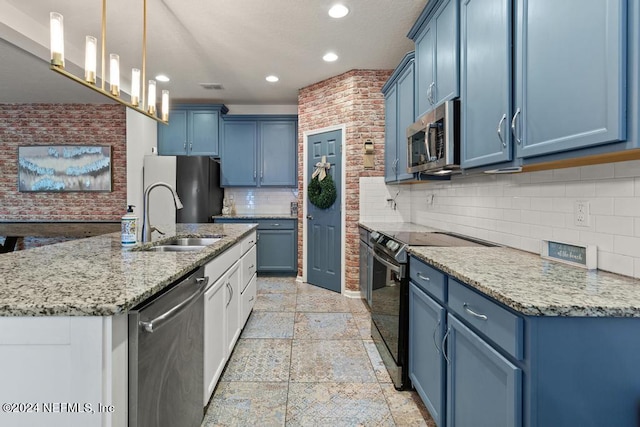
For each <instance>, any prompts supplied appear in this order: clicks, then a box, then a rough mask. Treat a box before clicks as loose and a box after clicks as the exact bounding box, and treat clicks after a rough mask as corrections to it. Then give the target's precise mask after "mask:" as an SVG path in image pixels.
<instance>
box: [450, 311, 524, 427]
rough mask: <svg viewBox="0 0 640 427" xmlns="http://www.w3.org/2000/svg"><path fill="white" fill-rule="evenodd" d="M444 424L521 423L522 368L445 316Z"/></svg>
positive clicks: (497, 426)
mask: <svg viewBox="0 0 640 427" xmlns="http://www.w3.org/2000/svg"><path fill="white" fill-rule="evenodd" d="M448 324H449V326H448V328H449V329H448V339H447V344H448V346H447V357H448V360H449V363H448V364H447V384H448V396H447V426H449V427H454V426H455V427H466V426H491V427H501V426H504V427H520V426H521V425H522V370H521V369H520V368H518V367H517V366H515V365H514V364H512V363H511V362H509V361H508V360H507V359H506V358H505V357H503V356H502V355H501V354H500V353H498V352H497V351H496V350H495V349H494V348H493V347H492V346H490V345H489V344H488V343H487V342H486V341H484V340H483V339H482V338H480V337H479V336H478V335H476V334H475V333H474V332H472V331H471V330H470V329H469V328H467V327H466V326H465V325H463V324H462V323H461V322H460V321H459V320H458V319H456V317H454V316H452V315H451V314H449V316H448Z"/></svg>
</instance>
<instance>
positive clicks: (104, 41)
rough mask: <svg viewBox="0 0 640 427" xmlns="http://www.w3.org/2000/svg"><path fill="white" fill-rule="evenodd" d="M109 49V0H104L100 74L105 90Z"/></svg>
mask: <svg viewBox="0 0 640 427" xmlns="http://www.w3.org/2000/svg"><path fill="white" fill-rule="evenodd" d="M106 50H107V0H102V53H101V55H102V75H101V76H100V80H101V88H102V90H104V82H105V80H106V78H105V75H106V62H105V55H106Z"/></svg>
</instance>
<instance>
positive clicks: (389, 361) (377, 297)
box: [370, 231, 491, 390]
mask: <svg viewBox="0 0 640 427" xmlns="http://www.w3.org/2000/svg"><path fill="white" fill-rule="evenodd" d="M370 241H371V243H372V246H373V266H372V267H371V268H372V270H373V271H378V274H373V275H372V298H371V336H372V338H373V341H374V342H375V344H376V347H377V348H378V351H379V352H380V356H381V357H382V360H383V362H384V364H385V366H386V367H387V371H389V375H390V376H391V379H392V381H393V384H394V386H395V387H396V388H397V389H398V390H407V389H410V388H411V382H410V381H409V372H408V370H409V369H408V368H409V360H408V357H409V342H408V338H409V260H408V257H407V246H490V245H491V244H490V243H487V242H482V241H479V240H474V239H470V238H466V237H463V236H458V235H455V234H452V233H440V232H384V231H373V232H371V236H370Z"/></svg>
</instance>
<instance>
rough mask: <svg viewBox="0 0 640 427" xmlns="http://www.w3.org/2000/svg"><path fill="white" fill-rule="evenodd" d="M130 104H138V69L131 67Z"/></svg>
mask: <svg viewBox="0 0 640 427" xmlns="http://www.w3.org/2000/svg"><path fill="white" fill-rule="evenodd" d="M131 104H132V105H133V106H134V107H137V106H138V105H140V70H139V69H137V68H132V69H131Z"/></svg>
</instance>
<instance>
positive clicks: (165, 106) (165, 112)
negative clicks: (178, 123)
mask: <svg viewBox="0 0 640 427" xmlns="http://www.w3.org/2000/svg"><path fill="white" fill-rule="evenodd" d="M162 121H163V122H168V121H169V91H168V90H166V89H165V90H163V91H162Z"/></svg>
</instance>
